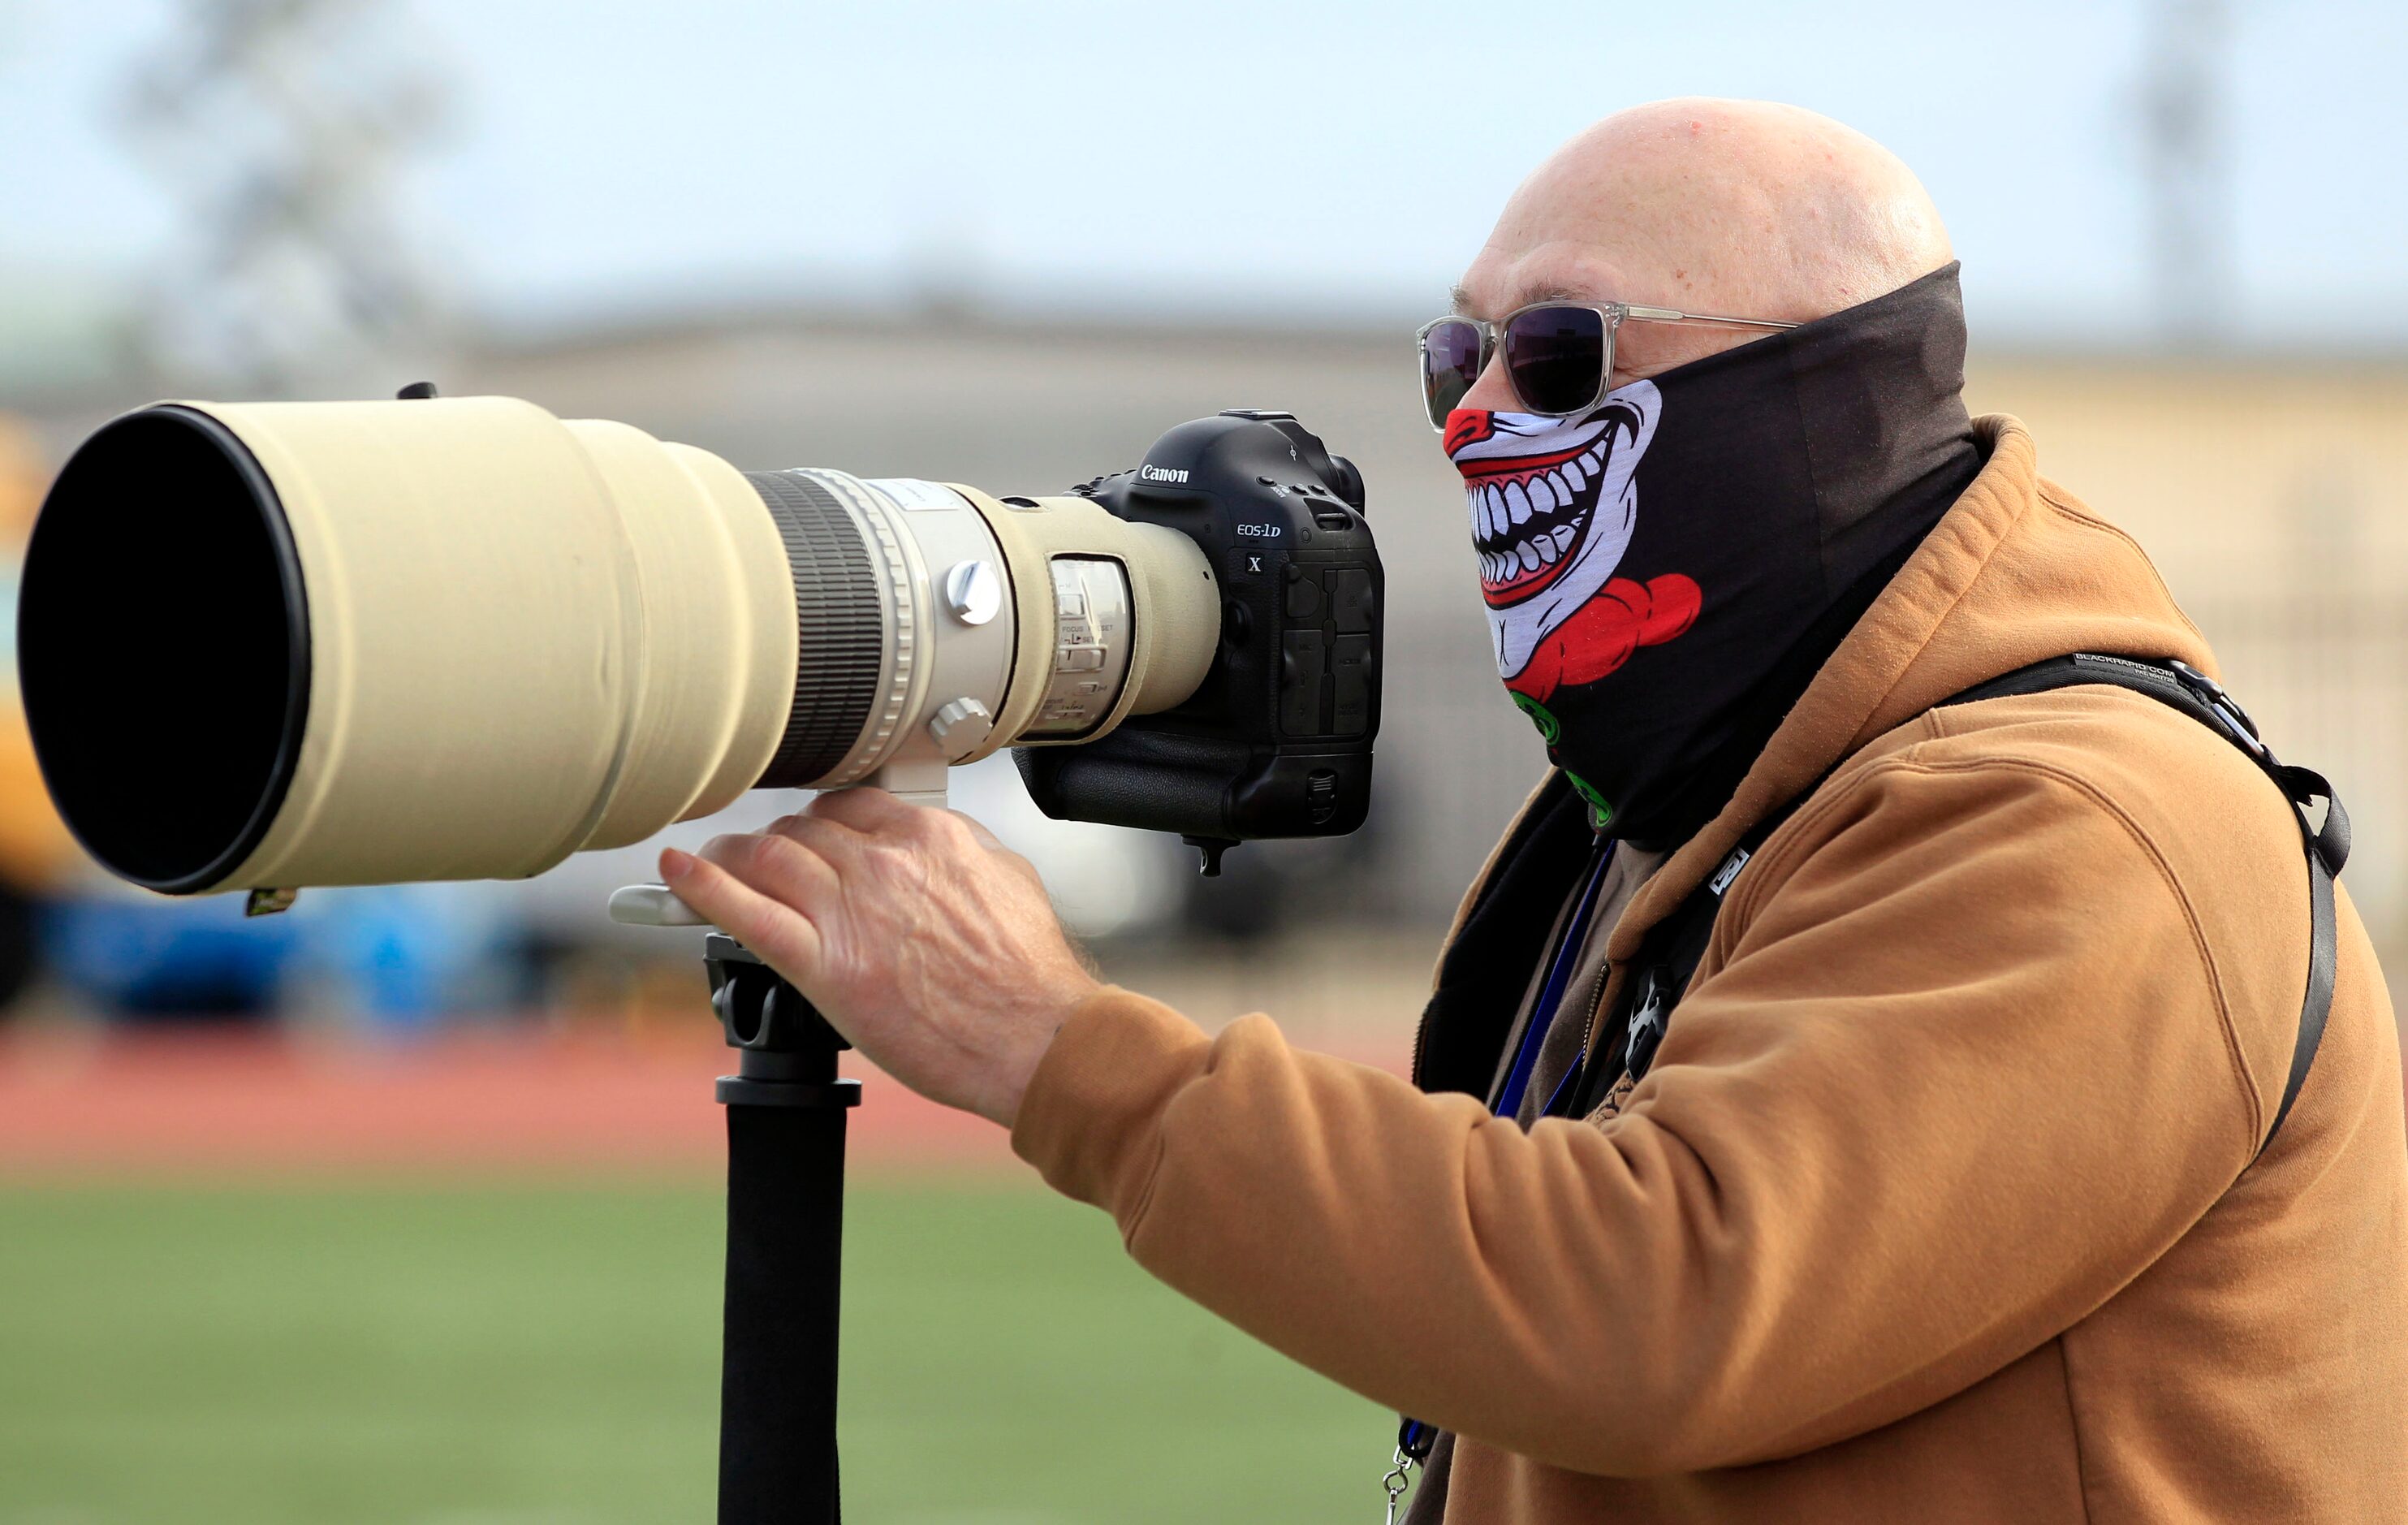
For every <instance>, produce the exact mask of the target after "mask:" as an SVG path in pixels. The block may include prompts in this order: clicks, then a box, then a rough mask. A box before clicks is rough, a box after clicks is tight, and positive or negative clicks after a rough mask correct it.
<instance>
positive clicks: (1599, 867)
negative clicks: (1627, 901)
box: [1489, 837, 1615, 1117]
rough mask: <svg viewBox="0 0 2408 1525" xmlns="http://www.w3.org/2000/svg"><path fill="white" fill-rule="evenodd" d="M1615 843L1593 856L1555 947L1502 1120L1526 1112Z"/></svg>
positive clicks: (1504, 1095) (1606, 842)
mask: <svg viewBox="0 0 2408 1525" xmlns="http://www.w3.org/2000/svg"><path fill="white" fill-rule="evenodd" d="M1614 842H1615V839H1613V838H1612V837H1607V838H1604V839H1602V840H1601V841H1599V842H1598V846H1597V850H1596V852H1594V853H1593V854H1591V855H1590V856H1589V866H1588V882H1587V883H1586V884H1585V885H1582V886H1581V893H1580V899H1579V900H1578V901H1576V902H1574V904H1573V907H1572V914H1571V919H1570V921H1568V922H1566V923H1565V924H1564V933H1563V939H1562V941H1560V942H1557V943H1556V944H1555V960H1554V962H1553V963H1552V964H1550V965H1549V966H1548V969H1547V979H1546V983H1545V984H1543V985H1540V986H1539V1000H1538V1004H1536V1005H1534V1006H1532V1007H1531V1008H1530V1019H1529V1021H1528V1022H1527V1023H1525V1024H1524V1025H1523V1028H1522V1046H1521V1048H1520V1049H1519V1050H1518V1051H1517V1052H1515V1054H1514V1056H1513V1068H1512V1069H1511V1070H1509V1071H1507V1072H1506V1073H1505V1084H1504V1086H1502V1087H1501V1088H1500V1089H1499V1090H1498V1093H1497V1102H1496V1105H1495V1106H1493V1107H1491V1108H1490V1109H1489V1110H1490V1111H1492V1112H1494V1113H1495V1114H1496V1115H1498V1116H1499V1117H1512V1116H1514V1115H1517V1114H1519V1113H1520V1112H1521V1110H1522V1098H1523V1096H1524V1094H1525V1093H1527V1091H1528V1090H1529V1088H1530V1076H1531V1075H1532V1073H1533V1072H1536V1071H1537V1069H1538V1067H1539V1050H1540V1049H1541V1047H1543V1046H1545V1043H1546V1041H1547V1034H1548V1032H1550V1031H1551V1030H1553V1029H1554V1028H1555V1008H1556V1007H1557V1006H1560V1005H1561V1004H1563V1000H1564V993H1565V991H1566V989H1567V988H1568V987H1569V986H1570V985H1571V981H1572V971H1573V970H1574V969H1575V968H1576V967H1577V966H1578V965H1579V963H1580V956H1581V948H1582V946H1583V945H1584V944H1585V943H1586V942H1588V924H1589V922H1590V920H1591V919H1592V918H1593V917H1594V916H1595V915H1596V914H1597V897H1598V891H1599V890H1600V889H1601V888H1602V887H1603V886H1604V884H1605V870H1607V869H1608V868H1609V867H1610V866H1612V864H1613V848H1614ZM1579 1068H1580V1066H1579V1065H1578V1064H1574V1065H1573V1066H1572V1069H1573V1070H1575V1071H1577V1070H1578V1069H1579ZM1559 1088H1560V1087H1559ZM1554 1101H1555V1099H1554V1098H1552V1097H1550V1098H1549V1099H1548V1105H1549V1107H1550V1108H1551V1109H1552V1107H1553V1106H1554Z"/></svg>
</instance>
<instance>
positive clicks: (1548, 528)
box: [1468, 430, 1627, 588]
mask: <svg viewBox="0 0 2408 1525" xmlns="http://www.w3.org/2000/svg"><path fill="white" fill-rule="evenodd" d="M1612 445H1613V435H1612V431H1610V430H1609V431H1607V432H1606V433H1605V434H1603V435H1600V436H1599V438H1598V439H1597V441H1596V442H1595V443H1594V444H1592V445H1591V446H1590V447H1589V448H1588V449H1586V450H1584V451H1582V452H1581V453H1579V454H1577V455H1573V456H1571V457H1570V458H1569V459H1567V460H1563V461H1559V462H1557V463H1555V465H1553V466H1549V467H1541V468H1536V469H1533V470H1529V471H1527V473H1525V474H1523V475H1520V476H1517V477H1515V478H1514V479H1513V480H1512V481H1507V482H1483V483H1481V484H1480V485H1478V486H1475V487H1471V488H1469V495H1468V496H1469V503H1470V514H1471V531H1472V534H1471V538H1472V542H1473V551H1474V554H1477V555H1478V556H1479V557H1480V575H1481V577H1482V578H1483V580H1484V581H1485V582H1486V583H1488V584H1489V586H1491V587H1494V588H1501V587H1505V586H1508V585H1511V584H1514V583H1521V582H1523V581H1525V580H1527V579H1534V578H1536V577H1537V575H1538V574H1539V573H1540V572H1541V571H1542V570H1548V569H1550V568H1555V566H1556V565H1557V564H1558V563H1561V562H1565V561H1569V560H1570V559H1571V558H1572V554H1573V551H1574V549H1575V546H1576V545H1577V543H1578V542H1579V540H1580V539H1581V537H1582V535H1583V534H1584V533H1585V532H1586V529H1587V525H1588V521H1589V518H1590V516H1591V515H1592V514H1593V513H1594V512H1595V511H1596V504H1595V503H1594V502H1585V501H1584V497H1591V498H1593V497H1594V496H1595V495H1596V493H1597V491H1598V489H1599V488H1601V487H1602V486H1603V485H1604V481H1603V479H1604V476H1605V463H1606V460H1607V458H1608V457H1609V456H1610V455H1611V454H1612V453H1613V450H1612ZM1625 527H1626V530H1627V526H1625ZM1551 575H1552V574H1551Z"/></svg>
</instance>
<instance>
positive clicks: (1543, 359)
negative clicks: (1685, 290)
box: [1416, 302, 1798, 430]
mask: <svg viewBox="0 0 2408 1525" xmlns="http://www.w3.org/2000/svg"><path fill="white" fill-rule="evenodd" d="M1633 322H1635V323H1701V324H1721V325H1723V326H1725V327H1733V328H1768V329H1770V328H1795V327H1797V326H1798V325H1797V324H1794V323H1774V322H1772V321H1771V320H1770V319H1769V318H1713V317H1708V316H1706V315H1705V314H1703V313H1699V312H1675V311H1673V310H1672V309H1670V308H1668V307H1634V306H1632V305H1631V304H1630V303H1628V302H1533V303H1531V304H1530V305H1529V306H1528V307H1525V308H1516V309H1513V310H1512V311H1511V312H1509V313H1507V314H1505V319H1504V321H1503V322H1501V323H1494V324H1492V323H1486V322H1484V321H1482V320H1481V319H1478V318H1455V317H1447V318H1433V319H1432V320H1430V321H1429V322H1428V323H1426V324H1422V327H1421V333H1420V334H1419V335H1418V336H1416V337H1417V338H1419V339H1420V341H1421V351H1422V400H1423V401H1424V402H1425V403H1426V404H1427V405H1428V406H1429V421H1430V427H1431V428H1433V429H1440V430H1443V429H1444V428H1445V427H1446V415H1447V414H1449V413H1452V412H1454V411H1455V409H1456V408H1457V407H1458V406H1460V405H1461V404H1462V402H1463V396H1464V394H1465V393H1467V392H1469V391H1470V390H1471V388H1472V383H1474V382H1476V381H1479V380H1480V373H1481V372H1482V371H1484V370H1486V369H1487V368H1488V362H1489V360H1490V359H1491V358H1492V357H1494V356H1495V355H1496V354H1497V353H1498V352H1500V351H1501V352H1503V353H1504V356H1505V381H1506V384H1507V385H1509V386H1511V387H1512V389H1513V396H1514V397H1515V399H1516V400H1518V401H1519V402H1520V403H1521V404H1522V406H1523V408H1524V409H1525V410H1527V411H1530V412H1533V413H1541V414H1544V415H1546V416H1548V417H1550V418H1564V417H1567V416H1569V415H1570V414H1573V413H1577V412H1582V411H1584V410H1587V409H1589V408H1591V407H1594V406H1595V405H1596V404H1597V403H1598V400H1599V399H1601V398H1602V397H1603V396H1605V394H1606V391H1607V389H1608V387H1609V384H1610V383H1611V381H1612V380H1613V336H1614V334H1615V333H1616V332H1617V331H1619V330H1620V329H1621V327H1622V325H1623V324H1625V323H1633Z"/></svg>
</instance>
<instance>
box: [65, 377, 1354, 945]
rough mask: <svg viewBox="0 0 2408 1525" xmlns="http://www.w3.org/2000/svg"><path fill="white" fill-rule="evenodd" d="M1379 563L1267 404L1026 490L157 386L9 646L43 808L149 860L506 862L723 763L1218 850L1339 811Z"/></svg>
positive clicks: (143, 874)
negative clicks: (1023, 805) (954, 770)
mask: <svg viewBox="0 0 2408 1525" xmlns="http://www.w3.org/2000/svg"><path fill="white" fill-rule="evenodd" d="M1384 591H1385V590H1384V584H1383V576H1382V571H1381V567H1380V561H1379V556H1378V554H1377V551H1376V549H1375V547H1374V544H1373V541H1372V538H1371V533H1370V530H1369V525H1368V524H1367V523H1366V521H1365V519H1364V517H1363V488H1362V482H1361V478H1360V475H1359V474H1358V473H1357V472H1356V471H1355V468H1354V467H1353V466H1352V465H1351V464H1350V463H1348V462H1347V461H1346V460H1345V459H1344V458H1342V457H1340V456H1336V455H1333V454H1331V453H1329V452H1328V451H1327V450H1326V448H1325V447H1324V446H1323V444H1322V442H1321V441H1320V440H1319V439H1316V438H1315V437H1314V436H1313V435H1312V433H1310V432H1309V431H1308V430H1306V429H1305V428H1304V427H1303V426H1302V425H1301V424H1298V423H1297V420H1296V419H1295V418H1294V417H1293V416H1292V415H1289V414H1286V413H1281V412H1267V411H1257V410H1233V411H1230V412H1226V413H1223V414H1220V415H1217V416H1215V417H1212V418H1207V419H1198V420H1196V421H1194V422H1191V423H1188V424H1181V425H1180V426H1178V427H1177V428H1174V429H1172V430H1170V431H1169V432H1168V433H1167V434H1165V435H1163V436H1162V437H1161V439H1159V440H1157V441H1156V442H1155V444H1154V447H1153V448H1152V449H1151V450H1149V451H1148V452H1147V453H1146V455H1145V458H1144V459H1143V460H1142V461H1141V462H1140V463H1139V464H1138V465H1136V466H1134V467H1131V468H1127V469H1125V470H1122V471H1118V472H1114V473H1111V474H1110V475H1105V476H1099V477H1097V478H1096V479H1094V480H1092V481H1090V482H1086V483H1084V484H1082V485H1081V486H1079V487H1077V488H1075V489H1073V490H1071V491H1069V492H1068V493H1062V494H1056V495H1050V496H1003V497H996V496H991V495H989V494H987V493H985V492H983V491H982V490H980V489H978V488H975V487H971V486H967V485H963V484H959V483H940V482H928V481H923V480H919V479H910V478H884V479H865V478H861V477H856V476H853V475H850V474H847V473H845V472H842V471H837V470H830V469H824V468H795V469H791V470H783V471H753V472H747V471H740V470H738V468H735V467H733V466H730V465H729V464H728V463H726V462H725V461H724V460H722V459H720V458H719V457H718V456H716V455H713V454H710V453H708V452H705V451H701V450H697V449H694V448H692V447H690V446H684V445H679V444H671V443H665V442H662V441H660V440H657V439H653V438H652V437H651V436H650V435H647V434H645V433H643V432H642V431H640V430H638V429H635V428H632V427H630V426H628V425H625V424H615V423H609V422H605V421H600V420H566V421H564V420H561V419H558V418H555V417H553V416H552V414H551V413H549V412H547V411H545V410H542V409H541V408H538V407H537V406H535V405H534V404H532V403H528V402H524V401H521V400H518V399H515V398H508V397H459V398H446V397H437V396H432V395H431V389H428V388H412V389H410V390H409V393H406V394H405V396H404V397H403V398H401V399H396V400H393V401H381V402H298V403H242V404H222V403H208V402H179V403H165V404H159V405H156V406H152V407H150V408H145V409H141V410H136V411H135V412H132V413H128V414H125V415H123V416H122V417H120V418H118V419H116V420H114V421H112V422H111V423H109V424H106V425H104V426H103V427H102V428H100V429H99V430H98V431H96V432H95V433H94V434H93V436H92V437H91V438H90V439H87V440H86V441H85V442H84V443H83V445H82V446H81V447H80V448H79V449H78V450H77V452H76V453H75V454H74V455H73V456H72V457H71V458H70V459H69V461H68V462H67V464H66V466H65V468H63V469H62V471H61V472H60V475H59V478H58V480H57V482H55V483H54V484H53V486H52V488H51V491H50V496H49V498H48V499H47V500H46V502H45V503H44V505H43V508H42V511H41V514H40V516H39V518H38V519H37V520H36V525H35V528H34V533H33V537H32V540H31V542H30V543H29V545H28V547H27V551H26V554H25V560H24V567H23V572H22V582H21V586H20V596H19V613H18V619H19V626H18V660H19V679H20V686H21V688H22V694H23V697H24V703H25V710H26V716H27V722H28V726H29V727H30V729H31V731H32V735H33V741H34V746H35V751H36V756H37V757H38V759H39V761H40V765H41V769H42V773H43V777H44V780H45V783H46V784H48V786H49V788H50V794H51V797H52V798H53V799H54V800H55V801H56V803H57V805H58V807H59V810H60V813H61V814H62V816H63V817H64V818H65V821H66V823H67V825H68V827H69V828H70V829H71V830H72V831H73V832H74V833H75V835H76V837H77V838H78V840H79V841H80V842H82V844H83V845H84V847H85V848H86V849H87V850H88V851H90V852H91V854H92V855H93V857H94V858H96V859H97V860H99V862H100V863H101V864H102V865H104V866H105V867H107V868H108V869H109V870H112V871H114V872H116V873H117V874H119V875H120V876H122V877H123V878H125V879H127V880H130V881H132V882H133V883H135V884H136V885H144V886H146V887H149V888H150V889H154V890H159V891H162V892H165V893H170V894H194V893H208V892H215V891H223V890H250V891H251V892H252V896H253V905H254V907H256V908H261V909H268V908H273V906H275V905H276V904H279V903H281V900H282V899H283V898H285V897H287V896H289V894H290V893H291V892H292V891H294V890H295V889H297V888H300V887H302V886H306V885H340V884H381V883H395V882H401V881H409V880H434V879H470V878H511V877H523V876H526V875H531V874H535V873H539V872H541V871H543V870H545V869H548V868H550V867H552V865H553V864H555V863H557V862H559V861H560V860H561V859H562V858H564V857H565V856H567V855H568V854H569V853H572V852H577V851H581V850H585V849H593V848H607V847H617V846H624V845H626V844H629V843H632V842H639V841H642V840H643V839H644V838H646V837H649V836H651V835H652V833H654V832H655V831H657V830H659V829H660V828H661V827H665V826H667V825H668V824H669V823H670V822H672V821H677V820H683V819H688V818H691V817H694V816H697V815H703V814H708V813H711V812H714V811H717V810H720V809H722V808H724V806H726V805H727V804H729V803H730V802H731V801H732V800H734V798H736V797H737V796H738V794H740V793H742V792H743V791H744V790H746V789H748V788H756V787H760V788H773V787H776V788H806V789H833V788H841V787H845V786H848V785H851V784H864V783H869V784H881V785H883V786H885V787H888V788H892V789H895V790H896V791H897V792H899V793H902V794H904V795H906V796H907V797H916V798H922V799H925V800H929V801H932V802H933V801H937V800H941V798H942V797H943V792H944V772H945V770H946V769H947V768H949V767H952V766H954V765H958V764H962V763H968V762H973V761H976V760H978V759H980V758H982V757H984V756H987V755H991V754H993V753H994V752H996V751H998V750H1001V749H1003V748H1005V747H1011V748H1014V749H1016V753H1017V759H1018V762H1019V766H1020V770H1021V772H1022V775H1023V777H1024V779H1025V781H1026V783H1027V785H1028V788H1029V791H1030V794H1031V795H1032V797H1033V798H1035V799H1036V801H1037V803H1038V805H1039V807H1040V808H1041V809H1043V810H1044V811H1045V812H1046V813H1048V814H1050V815H1053V816H1055V817H1057V818H1062V819H1076V820H1087V821H1099V822H1106V823H1111V824H1115V825H1121V826H1127V827H1142V828H1147V829H1154V830H1162V831H1174V832H1177V833H1179V834H1181V835H1182V836H1183V837H1185V838H1187V839H1189V840H1190V841H1192V842H1196V843H1197V844H1198V845H1199V846H1201V847H1202V848H1203V849H1204V851H1205V856H1206V865H1207V871H1211V868H1212V866H1213V865H1214V864H1216V863H1217V860H1218V855H1219V853H1220V851H1221V850H1222V849H1223V848H1224V847H1226V845H1227V844H1229V843H1232V842H1242V841H1247V840H1252V839H1256V838H1269V837H1297V836H1319V835H1333V834H1338V833H1342V832H1346V831H1351V830H1353V829H1355V827H1358V826H1359V825H1361V823H1362V821H1363V818H1364V814H1365V811H1366V808H1367V805H1368V801H1369V788H1370V766H1371V746H1372V741H1373V739H1374V738H1375V736H1376V735H1377V732H1378V727H1379V691H1380V683H1379V671H1380V632H1381V616H1382V606H1383V601H1384Z"/></svg>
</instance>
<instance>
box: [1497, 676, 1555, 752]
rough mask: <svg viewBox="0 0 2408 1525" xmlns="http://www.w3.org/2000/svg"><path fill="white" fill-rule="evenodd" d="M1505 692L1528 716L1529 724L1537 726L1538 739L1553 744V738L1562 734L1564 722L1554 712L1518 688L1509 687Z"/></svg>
mask: <svg viewBox="0 0 2408 1525" xmlns="http://www.w3.org/2000/svg"><path fill="white" fill-rule="evenodd" d="M1505 692H1506V693H1508V694H1511V695H1512V696H1513V702H1514V703H1515V704H1517V705H1519V706H1520V707H1521V710H1522V712H1523V713H1524V714H1526V715H1528V716H1529V717H1530V724H1531V725H1533V726H1536V727H1539V740H1540V741H1544V742H1545V743H1547V745H1549V746H1554V745H1555V739H1556V738H1557V737H1559V736H1561V735H1563V734H1564V723H1563V722H1562V721H1560V720H1557V719H1556V718H1555V712H1554V711H1552V710H1550V709H1548V708H1547V707H1546V706H1545V705H1543V704H1541V703H1540V702H1539V701H1538V700H1537V699H1534V698H1531V697H1530V696H1529V695H1527V694H1525V693H1522V692H1520V691H1519V690H1516V689H1512V688H1509V689H1507V690H1505Z"/></svg>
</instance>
